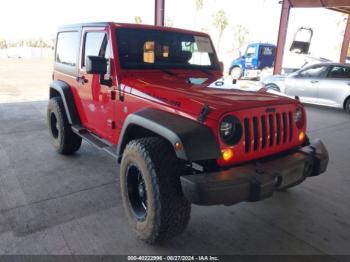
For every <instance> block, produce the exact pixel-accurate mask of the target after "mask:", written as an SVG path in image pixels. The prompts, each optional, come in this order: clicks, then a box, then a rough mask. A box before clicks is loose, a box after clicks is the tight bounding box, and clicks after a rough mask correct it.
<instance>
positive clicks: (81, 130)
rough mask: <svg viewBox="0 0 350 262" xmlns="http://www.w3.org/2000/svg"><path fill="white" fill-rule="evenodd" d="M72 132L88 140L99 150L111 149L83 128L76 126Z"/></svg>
mask: <svg viewBox="0 0 350 262" xmlns="http://www.w3.org/2000/svg"><path fill="white" fill-rule="evenodd" d="M72 130H73V132H74V133H76V134H77V135H79V136H81V137H82V138H83V139H84V140H86V141H87V142H88V143H90V144H91V145H93V146H95V147H97V148H98V149H105V148H108V147H111V145H110V144H109V143H107V142H106V141H104V140H103V139H101V138H99V137H97V136H96V135H94V134H92V133H91V132H90V131H89V130H87V129H85V128H84V127H82V126H77V125H74V126H72Z"/></svg>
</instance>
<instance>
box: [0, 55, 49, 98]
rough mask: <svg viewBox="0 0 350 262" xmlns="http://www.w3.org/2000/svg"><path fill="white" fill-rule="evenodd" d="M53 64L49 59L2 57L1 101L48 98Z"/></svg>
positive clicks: (0, 62)
mask: <svg viewBox="0 0 350 262" xmlns="http://www.w3.org/2000/svg"><path fill="white" fill-rule="evenodd" d="M52 65H53V63H52V61H51V60H49V59H36V60H32V59H31V60H29V59H0V103H11V102H20V101H22V102H23V101H42V100H47V98H48V87H49V84H50V80H51V74H52Z"/></svg>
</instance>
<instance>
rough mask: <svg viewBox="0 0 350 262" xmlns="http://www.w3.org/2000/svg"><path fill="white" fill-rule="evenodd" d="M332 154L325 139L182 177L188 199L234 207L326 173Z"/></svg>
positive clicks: (193, 201)
mask: <svg viewBox="0 0 350 262" xmlns="http://www.w3.org/2000/svg"><path fill="white" fill-rule="evenodd" d="M328 159H329V158H328V152H327V149H326V147H325V146H324V144H323V143H322V141H321V140H318V139H317V140H315V141H313V142H312V143H311V144H310V145H308V146H305V147H302V148H300V149H298V150H297V151H295V152H293V153H290V154H288V155H282V156H279V157H273V158H269V159H265V160H261V161H259V162H256V163H253V164H252V163H249V164H246V165H243V166H238V167H234V168H231V169H228V170H224V171H218V172H214V173H209V174H195V175H188V176H182V177H181V185H182V190H183V193H184V195H185V197H186V198H187V199H188V200H189V201H190V202H192V203H194V204H197V205H221V204H224V205H233V204H236V203H239V202H242V201H259V200H262V199H265V198H267V197H270V196H272V194H273V192H274V191H275V190H276V189H282V188H285V187H288V186H291V185H295V184H298V183H299V182H302V181H303V180H304V179H305V178H306V177H311V176H317V175H320V174H322V173H323V172H325V171H326V169H327V165H328Z"/></svg>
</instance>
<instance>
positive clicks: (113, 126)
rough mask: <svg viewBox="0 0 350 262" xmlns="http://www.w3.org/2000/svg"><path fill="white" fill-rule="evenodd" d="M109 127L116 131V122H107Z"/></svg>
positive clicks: (110, 120) (109, 120)
mask: <svg viewBox="0 0 350 262" xmlns="http://www.w3.org/2000/svg"><path fill="white" fill-rule="evenodd" d="M107 125H108V126H109V127H110V128H112V129H115V121H113V120H112V119H108V120H107Z"/></svg>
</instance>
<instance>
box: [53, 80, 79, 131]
mask: <svg viewBox="0 0 350 262" xmlns="http://www.w3.org/2000/svg"><path fill="white" fill-rule="evenodd" d="M54 91H56V92H58V93H59V94H60V96H61V98H62V101H63V105H64V108H65V111H66V115H67V118H68V122H69V124H71V125H80V118H79V114H78V110H77V107H76V105H75V102H74V97H73V93H72V90H71V87H70V86H69V85H68V84H67V83H66V82H63V81H61V80H54V81H52V82H51V84H50V99H51V98H52V97H54V96H55V95H54V94H55V92H54Z"/></svg>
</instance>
